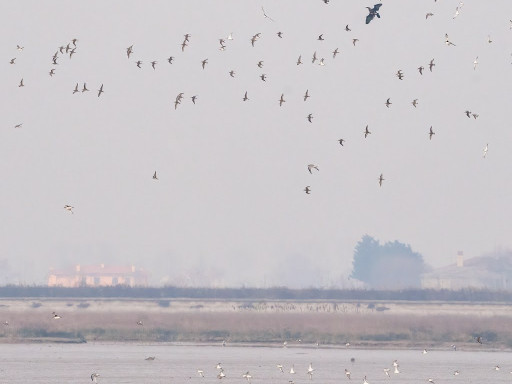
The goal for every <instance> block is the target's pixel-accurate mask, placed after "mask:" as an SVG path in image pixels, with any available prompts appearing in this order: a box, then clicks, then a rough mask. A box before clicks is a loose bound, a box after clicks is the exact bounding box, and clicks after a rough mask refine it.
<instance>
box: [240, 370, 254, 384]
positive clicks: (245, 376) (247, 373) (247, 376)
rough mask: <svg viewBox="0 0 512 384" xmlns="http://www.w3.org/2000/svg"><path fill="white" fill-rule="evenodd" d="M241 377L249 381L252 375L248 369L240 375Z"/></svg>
mask: <svg viewBox="0 0 512 384" xmlns="http://www.w3.org/2000/svg"><path fill="white" fill-rule="evenodd" d="M242 377H243V378H244V379H246V380H247V381H248V382H249V383H250V382H251V378H252V376H251V374H250V373H249V371H247V372H245V373H244V374H243V375H242Z"/></svg>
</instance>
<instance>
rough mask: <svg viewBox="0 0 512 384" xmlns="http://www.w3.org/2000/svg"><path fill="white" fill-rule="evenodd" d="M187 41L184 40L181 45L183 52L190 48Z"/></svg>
mask: <svg viewBox="0 0 512 384" xmlns="http://www.w3.org/2000/svg"><path fill="white" fill-rule="evenodd" d="M187 41H188V40H184V41H183V43H181V52H185V47H188V44H187Z"/></svg>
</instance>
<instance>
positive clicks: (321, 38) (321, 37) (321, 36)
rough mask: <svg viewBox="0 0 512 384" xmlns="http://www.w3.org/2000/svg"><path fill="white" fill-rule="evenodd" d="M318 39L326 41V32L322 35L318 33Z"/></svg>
mask: <svg viewBox="0 0 512 384" xmlns="http://www.w3.org/2000/svg"><path fill="white" fill-rule="evenodd" d="M317 40H320V41H324V40H325V39H324V34H323V33H322V34H321V35H318V39H317Z"/></svg>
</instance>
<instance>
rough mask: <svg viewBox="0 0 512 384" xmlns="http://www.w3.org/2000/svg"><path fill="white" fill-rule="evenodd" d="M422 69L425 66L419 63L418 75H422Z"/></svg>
mask: <svg viewBox="0 0 512 384" xmlns="http://www.w3.org/2000/svg"><path fill="white" fill-rule="evenodd" d="M424 69H425V68H423V65H421V66H419V67H418V72H419V73H420V75H423V70H424Z"/></svg>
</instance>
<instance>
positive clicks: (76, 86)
mask: <svg viewBox="0 0 512 384" xmlns="http://www.w3.org/2000/svg"><path fill="white" fill-rule="evenodd" d="M77 92H80V91H79V90H78V83H76V85H75V89H73V95H74V94H75V93H77Z"/></svg>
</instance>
